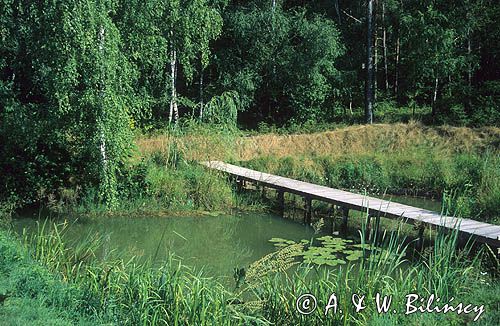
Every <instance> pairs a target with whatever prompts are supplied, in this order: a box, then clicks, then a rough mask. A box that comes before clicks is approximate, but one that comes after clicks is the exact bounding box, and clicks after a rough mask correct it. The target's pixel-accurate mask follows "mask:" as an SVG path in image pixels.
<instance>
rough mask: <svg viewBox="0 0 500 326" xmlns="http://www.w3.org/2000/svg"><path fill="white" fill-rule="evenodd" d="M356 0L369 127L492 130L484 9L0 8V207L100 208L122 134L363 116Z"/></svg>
mask: <svg viewBox="0 0 500 326" xmlns="http://www.w3.org/2000/svg"><path fill="white" fill-rule="evenodd" d="M368 2H373V6H374V12H373V16H372V18H373V22H374V30H373V31H374V32H373V34H374V37H373V39H372V42H373V44H374V48H373V55H374V57H373V61H374V76H375V77H374V83H375V85H374V87H373V89H374V97H375V106H374V120H375V122H377V121H382V120H387V119H389V120H390V121H398V120H403V121H404V120H407V119H410V118H412V117H413V118H418V119H421V120H422V121H423V122H425V123H432V124H441V123H448V124H456V125H468V126H483V125H498V123H499V121H500V60H499V55H500V20H499V19H498V17H500V5H499V2H498V1H493V0H464V1H443V0H424V1H414V0H408V1H395V0H378V1H341V0H333V1H332V0H328V1H280V0H266V1H261V0H255V1H237V0H235V1H230V0H148V1H139V0H97V1H88V0H73V1H70V0H57V1H34V2H26V1H19V0H1V1H0V124H1V125H0V144H1V148H0V169H1V170H2V179H3V182H2V184H1V185H0V193H1V194H2V198H7V197H9V196H17V197H19V196H20V197H21V198H23V199H24V200H26V201H27V202H30V201H33V200H34V198H35V197H36V194H35V193H36V191H37V189H43V188H48V189H50V188H57V187H59V186H63V185H66V186H67V185H70V184H80V183H83V184H91V185H96V184H98V185H99V190H98V193H99V196H100V198H101V199H102V200H103V201H105V202H107V203H111V204H113V201H114V200H115V199H114V198H116V187H117V186H116V185H117V180H116V178H117V176H116V175H117V172H118V171H120V170H123V167H124V164H125V162H126V160H127V157H129V155H130V150H131V147H132V143H133V142H132V139H133V132H134V130H140V131H142V132H147V131H151V130H156V129H161V128H164V127H168V126H175V125H177V124H179V121H180V122H182V121H187V120H189V121H193V120H194V121H200V122H207V123H212V124H216V125H219V126H220V125H222V126H229V125H233V126H234V125H238V126H239V127H240V128H245V129H247V128H248V129H253V128H256V127H258V126H259V125H260V126H262V125H265V124H267V125H276V126H285V127H286V126H290V125H293V124H296V125H297V124H298V125H302V124H306V123H309V124H315V123H357V122H362V121H364V119H363V106H364V101H365V97H364V94H365V81H366V69H365V67H366V53H367V49H366V44H367V41H366V32H367V31H366V29H367V24H366V22H367V18H368V14H367V3H368ZM402 113H404V114H402ZM75 179H77V180H78V181H75Z"/></svg>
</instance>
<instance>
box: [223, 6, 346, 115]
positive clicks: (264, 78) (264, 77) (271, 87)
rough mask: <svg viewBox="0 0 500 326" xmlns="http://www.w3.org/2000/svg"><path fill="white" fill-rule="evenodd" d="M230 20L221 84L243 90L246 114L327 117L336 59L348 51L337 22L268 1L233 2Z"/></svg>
mask: <svg viewBox="0 0 500 326" xmlns="http://www.w3.org/2000/svg"><path fill="white" fill-rule="evenodd" d="M225 19H226V23H227V27H226V28H225V31H226V32H227V36H226V38H227V40H226V42H227V43H229V44H230V45H231V50H230V52H229V55H227V54H226V53H227V52H226V51H227V49H226V48H223V49H221V51H223V52H224V54H222V53H221V55H219V56H218V60H219V61H218V63H217V64H218V66H220V67H224V74H223V78H222V80H221V83H222V85H223V87H225V88H230V89H234V90H236V91H237V92H238V93H239V95H240V97H241V99H242V106H243V108H244V109H245V110H248V109H250V112H249V113H250V115H248V114H247V117H255V118H257V121H260V120H267V121H273V120H275V121H277V122H278V119H279V122H282V121H285V120H286V119H289V118H294V119H296V120H297V121H302V122H303V121H307V120H312V121H315V120H319V119H320V118H323V117H324V114H325V113H326V112H327V111H326V110H325V108H324V106H325V105H327V103H328V102H327V101H328V100H329V99H331V98H332V96H333V93H334V89H333V87H332V86H333V84H334V82H335V80H336V78H338V76H339V72H338V71H337V69H336V67H335V61H336V58H337V57H338V56H339V55H340V54H341V53H342V51H343V47H342V45H341V44H340V41H339V33H338V30H337V28H336V27H335V25H334V24H333V23H332V22H331V21H329V20H327V19H325V18H324V17H321V16H319V15H314V16H313V17H310V16H308V15H307V14H306V12H305V11H303V10H302V11H289V10H285V9H284V8H283V7H282V6H281V5H280V4H278V5H277V6H276V7H275V8H272V7H271V6H270V5H269V4H268V3H265V4H255V3H252V4H250V6H249V7H248V8H245V7H238V6H233V7H231V8H230V9H229V10H228V12H227V14H226V16H225ZM273 117H274V119H273ZM253 123H255V122H253Z"/></svg>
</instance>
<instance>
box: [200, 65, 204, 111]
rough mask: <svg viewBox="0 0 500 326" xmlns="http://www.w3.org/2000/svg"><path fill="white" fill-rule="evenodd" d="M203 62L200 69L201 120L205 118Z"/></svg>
mask: <svg viewBox="0 0 500 326" xmlns="http://www.w3.org/2000/svg"><path fill="white" fill-rule="evenodd" d="M203 106H204V103H203V64H202V65H201V70H200V121H201V120H203Z"/></svg>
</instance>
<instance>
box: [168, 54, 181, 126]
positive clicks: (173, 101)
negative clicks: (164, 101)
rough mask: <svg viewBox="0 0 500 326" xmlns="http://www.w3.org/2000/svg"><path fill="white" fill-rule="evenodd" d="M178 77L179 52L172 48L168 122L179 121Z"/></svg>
mask: <svg viewBox="0 0 500 326" xmlns="http://www.w3.org/2000/svg"><path fill="white" fill-rule="evenodd" d="M176 77H177V52H176V51H175V49H172V50H171V52H170V84H171V90H170V91H171V92H170V112H169V115H168V122H169V123H171V122H172V119H174V122H175V123H177V120H178V119H179V110H178V108H177V91H176Z"/></svg>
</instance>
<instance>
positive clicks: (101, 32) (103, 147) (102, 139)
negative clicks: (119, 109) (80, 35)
mask: <svg viewBox="0 0 500 326" xmlns="http://www.w3.org/2000/svg"><path fill="white" fill-rule="evenodd" d="M104 34H105V30H104V26H101V27H100V29H99V52H100V54H101V58H102V57H104ZM102 69H103V68H102V67H101V75H100V77H99V78H100V81H99V83H100V85H99V88H100V90H99V93H100V94H99V96H100V97H101V105H103V104H104V97H105V95H106V94H105V89H104V88H105V85H104V73H103V72H102ZM101 114H102V110H101ZM97 120H98V121H97V123H98V130H99V138H100V144H99V151H100V153H101V161H102V170H103V171H104V174H106V173H107V169H108V158H107V155H106V135H105V133H104V127H103V125H102V124H103V122H102V117H97Z"/></svg>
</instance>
